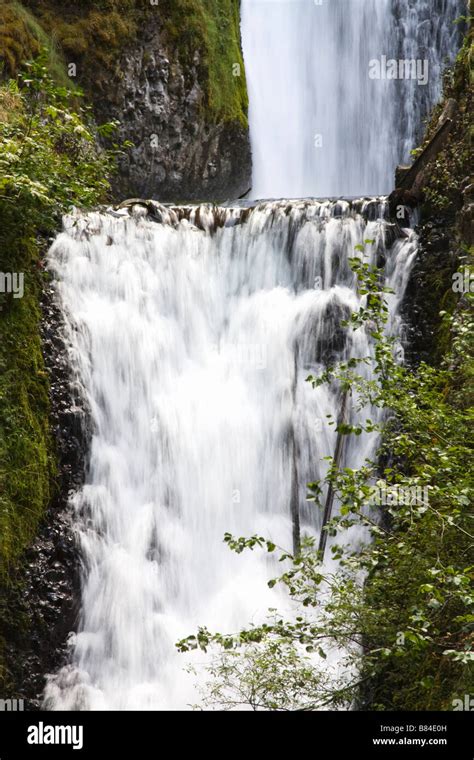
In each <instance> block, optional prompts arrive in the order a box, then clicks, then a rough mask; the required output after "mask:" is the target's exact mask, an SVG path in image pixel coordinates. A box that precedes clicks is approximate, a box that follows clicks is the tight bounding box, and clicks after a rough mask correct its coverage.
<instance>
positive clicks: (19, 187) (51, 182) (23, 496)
mask: <svg viewBox="0 0 474 760" xmlns="http://www.w3.org/2000/svg"><path fill="white" fill-rule="evenodd" d="M78 97H79V93H78V92H77V91H74V92H73V93H72V92H70V91H68V90H66V89H64V88H62V87H58V86H57V85H55V84H54V83H53V81H52V80H51V78H50V75H49V73H48V70H47V66H46V60H42V58H41V57H40V58H39V59H37V61H36V62H35V63H31V64H29V65H28V67H27V68H26V73H24V74H22V75H21V76H20V77H19V79H18V80H13V79H11V80H8V81H7V82H6V83H4V84H3V85H2V86H1V87H0V219H1V226H0V273H1V276H2V292H1V293H0V336H1V341H0V370H1V372H0V586H3V587H5V586H7V585H9V584H10V583H11V582H12V581H13V579H14V577H15V570H16V568H17V566H18V563H19V561H20V558H21V555H22V553H23V551H24V550H25V548H26V547H27V546H28V545H29V544H30V543H31V541H32V540H33V538H34V537H35V535H36V532H37V528H38V523H39V521H40V520H41V518H42V516H43V515H44V513H45V510H46V508H47V507H48V504H49V502H50V499H51V494H52V489H53V488H54V487H55V486H54V482H55V474H56V464H55V462H56V457H55V450H54V442H53V440H52V436H51V433H50V416H49V413H50V405H49V394H48V389H49V384H48V375H47V373H46V371H45V367H44V361H43V357H42V351H41V339H40V329H39V325H40V319H41V314H40V308H39V300H40V294H41V289H42V278H43V277H45V276H46V275H45V273H44V272H43V270H42V248H43V246H44V243H45V242H46V238H47V236H48V235H50V234H52V233H53V232H54V231H55V230H56V229H57V228H58V227H59V225H60V219H61V215H62V214H63V213H64V212H65V211H66V210H67V209H69V208H70V207H71V206H72V205H78V206H82V205H86V206H90V205H93V204H95V203H97V202H99V201H101V200H104V199H105V198H106V195H107V191H108V187H109V185H108V180H107V176H108V174H109V173H110V170H111V167H112V161H113V155H111V154H107V153H103V152H102V153H99V152H98V151H97V148H96V142H95V137H96V136H95V133H94V131H93V130H92V128H91V127H90V126H89V123H90V114H89V113H88V111H87V110H84V109H82V108H81V107H80V106H79V105H78ZM111 130H113V125H105V126H104V127H103V128H102V129H101V130H100V131H102V132H103V133H104V132H105V133H110V131H111ZM13 282H15V283H16V284H17V285H18V283H20V282H21V288H19V287H17V288H16V292H14V289H13V288H12V287H11V285H12V283H13ZM0 613H1V614H0V640H1V633H2V628H3V627H4V625H5V624H6V622H7V621H6V617H5V616H6V615H7V614H8V613H7V611H6V610H4V609H1V610H0ZM0 677H1V657H0Z"/></svg>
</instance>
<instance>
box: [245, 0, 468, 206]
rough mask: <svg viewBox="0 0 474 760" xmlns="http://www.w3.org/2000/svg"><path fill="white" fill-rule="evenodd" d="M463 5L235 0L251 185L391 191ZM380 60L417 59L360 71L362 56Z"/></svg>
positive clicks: (334, 193)
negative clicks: (395, 67)
mask: <svg viewBox="0 0 474 760" xmlns="http://www.w3.org/2000/svg"><path fill="white" fill-rule="evenodd" d="M463 8H464V0H417V2H413V0H242V40H243V47H244V56H245V66H246V71H247V80H248V86H249V98H250V111H249V119H250V134H251V142H252V154H253V186H252V191H251V196H252V197H253V198H276V197H311V196H312V197H318V198H323V197H338V196H341V195H345V196H358V195H361V194H365V195H376V194H381V193H388V192H390V190H391V189H392V186H393V176H394V169H395V166H396V165H397V164H398V163H401V162H406V161H407V160H408V159H409V151H410V150H411V149H412V148H413V147H414V146H415V144H416V139H417V138H419V137H420V130H421V127H422V119H423V118H424V117H425V116H426V115H427V113H428V111H429V108H430V107H432V106H433V104H434V103H435V102H436V101H437V100H438V99H439V97H440V94H441V85H442V76H441V75H442V70H443V67H444V64H445V62H446V59H448V60H449V59H452V58H453V56H454V55H455V53H456V50H457V44H458V27H457V26H456V25H455V24H454V21H455V19H456V17H457V16H459V15H460V14H461V12H462V10H463ZM390 60H396V61H397V63H398V62H399V61H402V62H404V61H412V60H413V61H415V62H416V63H417V64H418V70H417V69H416V65H415V68H414V69H413V71H412V70H411V64H410V74H411V76H410V77H409V78H390V76H391V74H393V73H394V72H389V71H387V72H385V71H384V72H381V76H380V78H371V75H370V63H371V61H378V62H380V64H381V66H386V62H387V61H390ZM404 72H405V69H404V71H403V72H402V73H404ZM375 73H376V72H375ZM384 73H386V74H387V76H385V77H384V76H383V74H384ZM398 73H399V74H400V71H399V72H398Z"/></svg>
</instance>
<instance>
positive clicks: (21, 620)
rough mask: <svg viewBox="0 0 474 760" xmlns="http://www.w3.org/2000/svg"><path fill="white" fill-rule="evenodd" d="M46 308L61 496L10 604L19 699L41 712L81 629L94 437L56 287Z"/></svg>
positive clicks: (11, 662) (10, 646) (9, 659)
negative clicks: (79, 521) (81, 513)
mask: <svg viewBox="0 0 474 760" xmlns="http://www.w3.org/2000/svg"><path fill="white" fill-rule="evenodd" d="M41 305H42V312H43V326H42V335H43V354H44V358H45V364H46V368H47V371H48V372H49V375H50V381H51V382H50V388H51V405H52V416H51V428H52V431H53V435H54V438H55V441H56V446H57V456H58V470H59V474H58V480H57V488H56V493H55V496H54V498H53V500H52V502H51V504H50V507H49V509H48V511H47V513H46V514H45V515H44V519H43V521H42V524H41V526H40V530H39V532H38V536H37V538H36V540H35V542H34V543H33V545H32V546H31V547H30V548H29V549H28V550H27V551H26V552H25V555H24V558H23V563H22V566H21V568H20V570H19V572H18V575H17V577H16V579H15V583H14V586H13V588H12V590H11V591H10V592H9V598H8V599H7V600H6V601H7V609H8V611H9V621H10V623H9V628H8V630H7V637H6V638H7V642H6V664H7V667H8V670H9V673H10V679H9V680H10V682H11V689H12V693H11V696H15V697H18V698H23V699H24V700H25V702H26V707H27V709H37V708H38V707H39V706H40V704H41V698H42V692H43V689H44V685H45V677H46V675H47V674H48V673H51V672H54V671H56V670H57V669H58V668H60V667H61V666H62V665H63V664H65V662H66V660H67V639H68V636H69V633H70V632H71V631H72V630H74V629H75V627H76V624H77V617H78V599H79V561H78V553H77V547H76V542H75V538H74V533H73V529H72V519H71V517H72V516H71V509H70V506H69V503H70V501H69V496H70V494H71V493H73V492H74V491H76V490H77V489H78V488H80V487H81V485H82V483H83V481H84V474H85V468H86V452H87V451H88V448H89V446H88V442H89V437H90V431H89V430H88V411H87V408H86V405H85V403H84V400H83V399H82V398H81V396H80V392H79V391H78V388H77V383H74V382H73V381H72V378H71V376H70V370H69V366H68V360H67V351H66V345H65V340H64V337H63V334H64V324H63V321H62V316H61V312H60V309H59V307H58V303H57V296H56V293H55V289H54V286H53V285H52V284H47V285H46V286H45V289H44V293H43V297H42V304H41Z"/></svg>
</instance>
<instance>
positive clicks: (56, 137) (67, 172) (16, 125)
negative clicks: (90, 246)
mask: <svg viewBox="0 0 474 760" xmlns="http://www.w3.org/2000/svg"><path fill="white" fill-rule="evenodd" d="M26 66H27V74H22V75H21V76H20V79H19V84H18V83H17V82H15V81H13V80H10V81H9V82H8V83H7V84H6V85H5V86H3V87H2V88H1V89H0V110H1V111H3V112H4V113H5V116H6V118H5V119H4V120H3V121H2V123H1V124H0V213H1V216H2V220H3V224H2V231H1V233H0V235H1V238H2V242H3V241H5V249H6V250H7V246H8V244H9V242H10V238H14V239H16V237H17V234H18V230H25V234H26V236H27V237H28V236H29V234H33V231H34V230H38V229H39V230H50V229H52V228H54V226H55V225H56V224H57V222H58V220H59V219H60V217H61V215H62V213H64V211H65V210H67V209H68V208H70V207H71V206H72V205H85V206H88V205H92V204H94V203H96V202H97V200H98V199H100V198H103V197H104V196H105V194H106V192H107V190H108V187H109V185H108V180H107V175H108V173H109V172H110V170H111V167H112V163H111V155H110V154H109V153H105V152H103V153H98V150H97V147H96V143H95V133H94V132H93V131H92V130H91V128H90V127H88V126H87V121H88V119H89V116H88V112H87V110H85V109H82V108H78V109H75V108H74V109H73V108H71V104H72V103H77V98H78V95H80V93H78V91H74V92H71V91H69V90H67V89H66V88H62V87H58V86H57V85H55V84H54V82H53V81H52V79H51V77H50V75H49V73H48V70H47V67H46V65H45V61H44V60H42V59H41V58H38V59H37V60H36V61H35V62H34V63H29V64H26ZM89 121H90V119H89ZM104 130H106V128H105V127H104V128H103V129H102V131H104ZM106 131H107V130H106ZM6 255H7V257H8V250H7V253H6ZM12 263H14V262H12ZM4 265H5V262H4Z"/></svg>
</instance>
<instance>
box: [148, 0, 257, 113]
mask: <svg viewBox="0 0 474 760" xmlns="http://www.w3.org/2000/svg"><path fill="white" fill-rule="evenodd" d="M161 7H162V14H163V22H164V28H165V32H166V35H167V38H168V40H169V41H170V42H171V44H172V45H173V46H174V47H175V49H177V51H178V55H179V58H180V60H182V61H184V62H186V61H188V62H192V61H193V58H194V55H195V53H196V52H199V54H200V57H201V70H202V74H203V84H204V85H205V87H206V91H207V105H208V113H209V116H210V118H212V119H214V120H216V121H218V120H222V121H232V120H236V121H240V122H241V123H242V124H243V125H244V126H246V125H247V110H248V96H247V85H246V80H245V70H244V63H243V59H242V53H241V46H240V4H239V0H163V1H162V3H161Z"/></svg>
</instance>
